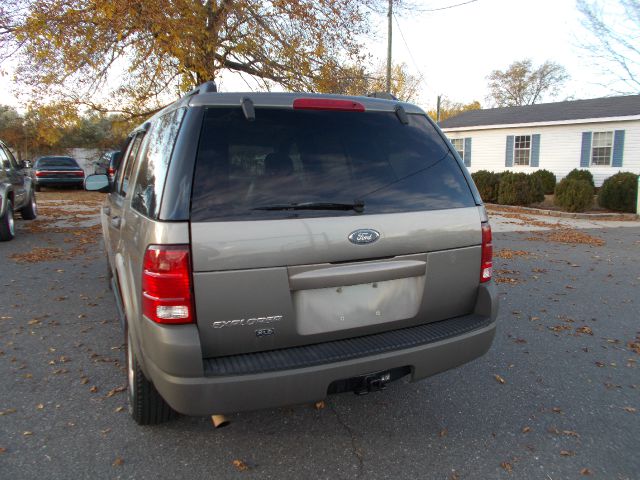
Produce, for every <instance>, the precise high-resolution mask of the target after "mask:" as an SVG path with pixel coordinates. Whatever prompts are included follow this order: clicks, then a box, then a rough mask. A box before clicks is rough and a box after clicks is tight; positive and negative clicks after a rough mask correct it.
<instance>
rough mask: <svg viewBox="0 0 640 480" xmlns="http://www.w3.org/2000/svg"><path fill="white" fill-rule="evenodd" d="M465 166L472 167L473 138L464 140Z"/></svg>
mask: <svg viewBox="0 0 640 480" xmlns="http://www.w3.org/2000/svg"><path fill="white" fill-rule="evenodd" d="M623 133H624V132H623ZM464 166H465V167H470V166H471V137H467V138H465V139H464Z"/></svg>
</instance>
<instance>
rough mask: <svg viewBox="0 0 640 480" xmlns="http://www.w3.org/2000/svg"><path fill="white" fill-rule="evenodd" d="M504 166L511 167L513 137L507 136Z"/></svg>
mask: <svg viewBox="0 0 640 480" xmlns="http://www.w3.org/2000/svg"><path fill="white" fill-rule="evenodd" d="M504 166H505V167H513V135H507V151H506V153H505V156H504Z"/></svg>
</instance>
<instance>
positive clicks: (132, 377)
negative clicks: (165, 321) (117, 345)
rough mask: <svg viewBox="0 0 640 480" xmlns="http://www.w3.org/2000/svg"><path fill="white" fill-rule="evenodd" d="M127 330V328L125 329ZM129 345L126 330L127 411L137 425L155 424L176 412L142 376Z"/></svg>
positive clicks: (168, 418)
mask: <svg viewBox="0 0 640 480" xmlns="http://www.w3.org/2000/svg"><path fill="white" fill-rule="evenodd" d="M127 330H128V329H127ZM130 346H131V336H130V335H129V334H128V332H127V345H126V348H127V386H128V394H129V413H130V414H131V416H132V417H133V419H134V420H135V421H136V423H137V424H138V425H157V424H159V423H164V422H166V421H169V420H171V419H173V418H176V417H177V416H178V414H177V413H176V412H175V410H173V409H172V408H171V407H170V406H169V404H168V403H167V402H165V401H164V398H162V396H161V395H160V394H159V393H158V391H157V390H156V387H154V386H153V383H151V382H150V381H149V380H147V377H145V376H144V373H143V372H142V369H141V368H140V365H138V361H137V360H136V355H135V353H134V352H133V348H130Z"/></svg>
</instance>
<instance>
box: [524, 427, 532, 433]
mask: <svg viewBox="0 0 640 480" xmlns="http://www.w3.org/2000/svg"><path fill="white" fill-rule="evenodd" d="M530 431H531V427H524V428H523V429H522V433H529V432H530Z"/></svg>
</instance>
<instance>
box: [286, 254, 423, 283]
mask: <svg viewBox="0 0 640 480" xmlns="http://www.w3.org/2000/svg"><path fill="white" fill-rule="evenodd" d="M426 271H427V264H426V262H422V261H419V260H398V261H391V262H375V263H362V264H358V265H341V266H336V267H327V268H318V269H316V270H309V271H306V272H302V273H297V274H295V275H292V276H290V277H289V288H290V289H291V290H311V289H314V288H329V287H343V286H347V285H359V284H361V283H373V282H384V281H385V280H398V279H400V278H408V277H420V276H422V275H424V274H425V272H426Z"/></svg>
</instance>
